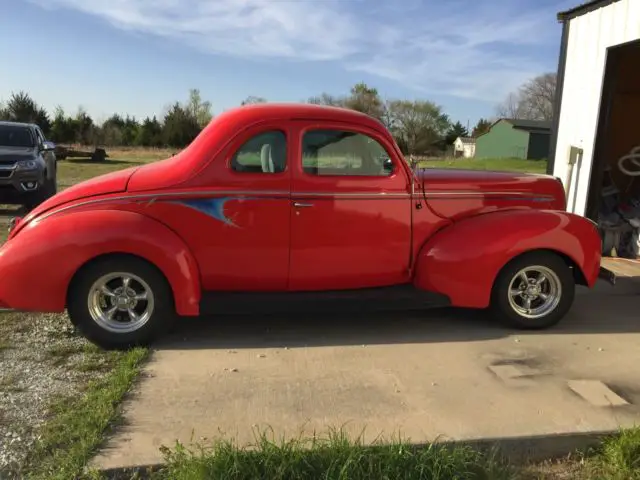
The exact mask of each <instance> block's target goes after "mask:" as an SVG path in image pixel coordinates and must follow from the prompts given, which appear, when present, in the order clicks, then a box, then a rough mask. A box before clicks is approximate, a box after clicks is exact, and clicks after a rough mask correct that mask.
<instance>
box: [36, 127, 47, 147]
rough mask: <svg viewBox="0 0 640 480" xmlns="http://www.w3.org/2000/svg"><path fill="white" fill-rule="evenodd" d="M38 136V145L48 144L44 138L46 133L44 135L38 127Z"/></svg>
mask: <svg viewBox="0 0 640 480" xmlns="http://www.w3.org/2000/svg"><path fill="white" fill-rule="evenodd" d="M35 130H36V136H37V137H38V143H40V144H42V143H44V142H46V139H45V138H44V133H42V130H40V128H39V127H36V129H35Z"/></svg>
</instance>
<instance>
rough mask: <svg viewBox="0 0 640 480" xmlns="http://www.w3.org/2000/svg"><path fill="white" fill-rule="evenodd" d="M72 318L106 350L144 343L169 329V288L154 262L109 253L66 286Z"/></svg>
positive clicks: (171, 314) (81, 329)
mask: <svg viewBox="0 0 640 480" xmlns="http://www.w3.org/2000/svg"><path fill="white" fill-rule="evenodd" d="M68 312H69V317H70V318H71V322H72V323H73V324H74V325H75V326H76V327H78V329H79V330H80V331H81V332H82V334H83V335H84V336H85V337H87V339H89V340H90V341H91V342H93V343H95V344H97V345H99V346H101V347H103V348H107V349H112V348H117V349H123V348H129V347H133V346H136V345H148V344H149V343H151V342H152V341H153V340H154V339H156V338H157V337H158V336H160V335H161V334H163V333H165V332H166V331H167V330H168V328H169V327H170V325H171V323H172V321H173V319H174V317H175V314H174V305H173V294H172V291H171V287H170V286H169V284H168V282H167V281H166V279H165V278H164V276H163V275H162V273H161V272H160V271H159V270H158V269H157V268H156V267H154V266H153V265H151V264H149V263H147V262H146V261H144V260H141V259H138V258H136V257H129V256H126V257H125V256H122V257H109V258H104V259H101V260H97V261H95V262H94V263H91V264H89V265H88V266H86V267H85V268H83V269H82V270H81V271H80V272H79V273H78V275H77V276H76V278H75V279H74V281H73V282H72V285H71V288H70V289H69V299H68Z"/></svg>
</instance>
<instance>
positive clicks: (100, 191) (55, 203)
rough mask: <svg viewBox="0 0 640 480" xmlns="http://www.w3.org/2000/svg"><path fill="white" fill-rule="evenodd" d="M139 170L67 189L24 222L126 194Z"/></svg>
mask: <svg viewBox="0 0 640 480" xmlns="http://www.w3.org/2000/svg"><path fill="white" fill-rule="evenodd" d="M138 168H140V167H130V168H126V169H124V170H119V171H117V172H112V173H107V174H105V175H100V176H98V177H95V178H92V179H90V180H85V181H84V182H80V183H77V184H75V185H74V186H72V187H69V188H66V189H65V190H62V191H61V192H59V193H57V194H56V195H54V196H53V197H51V198H49V199H48V200H46V201H45V202H43V203H41V204H40V205H39V206H38V207H36V208H35V209H33V210H32V211H31V212H30V213H29V215H27V216H26V217H25V218H24V222H28V221H29V220H31V219H33V218H35V217H37V216H38V215H40V214H42V213H44V212H46V211H48V210H51V209H52V208H56V207H60V206H62V205H64V204H67V203H70V202H74V201H77V200H82V199H87V198H91V197H97V196H99V195H108V194H112V193H121V192H125V191H126V190H127V183H128V182H129V179H130V178H131V175H133V173H134V172H135V171H136V170H137V169H138Z"/></svg>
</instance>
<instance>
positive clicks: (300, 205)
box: [293, 202, 313, 208]
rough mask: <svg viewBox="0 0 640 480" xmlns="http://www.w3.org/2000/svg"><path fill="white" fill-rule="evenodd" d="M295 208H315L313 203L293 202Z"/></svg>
mask: <svg viewBox="0 0 640 480" xmlns="http://www.w3.org/2000/svg"><path fill="white" fill-rule="evenodd" d="M293 206H294V207H296V208H309V207H313V203H301V202H293Z"/></svg>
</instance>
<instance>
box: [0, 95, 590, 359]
mask: <svg viewBox="0 0 640 480" xmlns="http://www.w3.org/2000/svg"><path fill="white" fill-rule="evenodd" d="M599 266H600V237H599V235H598V232H597V229H596V226H595V225H594V224H593V223H592V222H591V221H589V220H587V219H585V218H583V217H579V216H576V215H573V214H571V213H567V212H566V211H565V197H564V189H563V186H562V184H561V183H560V182H559V181H558V180H557V179H555V178H553V177H551V176H546V175H533V174H519V173H506V172H486V171H462V170H437V169H423V170H418V169H412V168H411V167H410V166H409V165H408V164H407V163H406V161H405V159H404V157H403V155H402V153H401V151H400V149H399V148H398V146H397V144H396V143H395V142H394V139H393V137H392V136H391V134H390V133H389V132H388V131H387V130H386V129H385V127H384V126H383V125H382V124H381V123H380V122H378V121H377V120H375V119H373V118H371V117H369V116H367V115H364V114H361V113H358V112H354V111H350V110H346V109H340V108H333V107H323V106H316V105H294V104H288V105H281V104H266V105H252V106H244V107H240V108H237V109H234V110H232V111H228V112H226V113H223V114H221V115H219V116H218V117H217V118H215V119H214V120H213V121H212V122H211V123H210V124H209V125H208V126H207V127H206V128H205V129H204V130H203V131H202V132H201V133H200V135H199V136H198V137H197V138H196V139H195V140H194V141H193V142H192V143H191V144H190V145H189V146H188V147H187V148H185V149H184V150H183V151H181V152H180V153H178V154H177V155H175V156H173V157H171V158H169V159H166V160H163V161H159V162H156V163H151V164H148V165H144V166H140V167H134V168H129V169H125V170H121V171H118V172H115V173H110V174H107V175H103V176H99V177H96V178H94V179H91V180H88V181H85V182H83V183H80V184H77V185H75V186H73V187H71V188H68V189H67V190H64V191H62V192H60V193H58V194H56V195H55V196H53V197H51V198H50V199H48V200H46V201H45V202H44V203H42V204H41V205H39V206H38V207H36V208H35V209H34V210H33V211H31V212H30V213H29V214H28V215H26V216H25V217H24V218H22V219H20V218H18V219H16V221H15V222H14V224H13V226H12V229H11V232H10V234H9V239H8V240H7V242H6V243H5V244H4V245H3V246H2V248H1V249H0V273H1V275H2V276H1V278H0V307H2V308H5V309H15V310H21V311H36V312H62V311H64V310H65V308H66V309H67V311H68V313H69V316H70V318H71V321H72V322H73V323H74V324H75V325H76V326H77V327H78V328H79V329H80V330H81V331H82V332H83V334H84V335H85V336H86V337H87V338H89V339H90V340H91V341H93V342H94V343H96V344H98V345H101V346H103V347H105V348H125V347H127V346H130V345H134V344H143V343H149V342H151V340H152V339H154V338H157V337H158V335H159V334H160V333H162V332H164V331H166V329H167V327H168V326H169V325H170V324H171V323H172V321H173V320H174V319H175V318H178V317H180V316H195V315H200V314H204V313H211V312H216V311H227V310H228V309H229V308H233V307H234V306H236V307H240V309H242V308H246V307H253V308H257V309H258V310H260V309H269V308H273V307H276V308H277V307H278V306H280V307H281V306H283V305H288V306H291V305H295V304H297V305H298V306H299V307H300V306H302V307H304V308H312V309H314V310H316V309H317V308H319V307H322V306H326V305H330V304H332V305H340V308H343V307H345V306H346V305H352V304H354V303H357V302H358V301H360V303H361V304H366V305H380V306H382V305H383V304H384V305H394V303H395V305H398V306H400V305H402V306H406V305H411V306H412V307H440V306H447V305H451V306H457V307H467V308H486V307H491V308H492V310H493V312H494V315H495V318H496V319H499V320H502V321H503V322H506V323H507V324H508V325H511V326H512V327H517V328H528V329H535V328H545V327H549V326H551V325H553V324H555V323H557V322H558V321H559V320H560V319H561V318H562V317H563V316H564V315H565V314H566V313H567V311H568V310H569V308H570V307H571V304H572V302H573V299H574V289H575V285H576V284H582V285H587V286H589V287H591V286H593V284H594V283H595V281H596V278H597V276H598V272H599ZM354 300H355V302H352V301H354ZM362 300H364V302H362ZM331 301H335V303H334V302H331Z"/></svg>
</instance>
